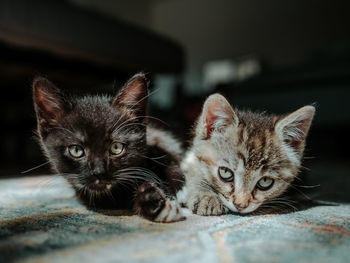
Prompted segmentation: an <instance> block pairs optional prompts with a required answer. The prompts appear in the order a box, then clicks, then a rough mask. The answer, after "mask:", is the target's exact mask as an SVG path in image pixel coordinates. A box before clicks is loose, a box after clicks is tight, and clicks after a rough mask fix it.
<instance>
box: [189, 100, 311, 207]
mask: <svg viewBox="0 0 350 263" xmlns="http://www.w3.org/2000/svg"><path fill="white" fill-rule="evenodd" d="M314 113H315V108H314V107H313V106H305V107H302V108H300V109H298V110H297V111H295V112H292V113H290V114H287V115H284V116H268V115H265V114H259V113H252V112H241V111H237V110H235V109H233V108H232V107H231V106H230V104H229V103H228V102H227V100H226V99H225V98H224V97H223V96H221V95H219V94H214V95H211V96H210V97H209V98H208V99H207V100H206V102H205V104H204V106H203V110H202V113H201V116H200V117H199V119H198V122H197V125H196V128H195V138H194V141H193V147H192V149H193V150H194V154H195V155H196V156H197V158H198V160H199V161H200V162H202V163H203V168H202V169H203V172H202V173H203V176H204V178H203V180H205V182H206V184H208V185H210V187H212V189H213V190H214V192H216V193H218V194H219V197H220V199H221V200H222V202H223V204H224V205H225V206H226V207H227V208H229V209H230V210H231V211H234V212H239V213H250V212H252V211H254V210H256V209H257V208H258V207H259V206H260V205H261V204H263V203H264V202H267V201H269V200H271V199H273V198H276V197H278V196H280V195H281V194H282V193H283V192H284V191H285V190H286V189H287V187H288V186H289V185H290V183H291V182H292V181H293V179H294V178H295V177H296V176H297V174H298V169H299V167H300V164H301V159H302V156H303V151H304V146H305V139H306V135H307V133H308V131H309V128H310V125H311V121H312V119H313V116H314Z"/></svg>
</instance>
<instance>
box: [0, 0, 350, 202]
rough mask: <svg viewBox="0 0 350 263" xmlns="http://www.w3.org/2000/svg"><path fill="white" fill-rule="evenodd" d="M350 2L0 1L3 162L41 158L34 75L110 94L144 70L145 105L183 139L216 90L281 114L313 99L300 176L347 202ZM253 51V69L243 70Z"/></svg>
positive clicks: (17, 169) (1, 165)
mask: <svg viewBox="0 0 350 263" xmlns="http://www.w3.org/2000/svg"><path fill="white" fill-rule="evenodd" d="M349 10H350V8H349V4H348V1H313V0H310V1H278V0H272V1H260V0H254V1H238V0H220V1H209V0H152V1H137V0H131V1H118V0H114V1H112V0H106V1H98V0H70V1H68V0H67V1H63V0H52V1H45V0H32V1H29V0H28V1H25V0H22V1H20V0H11V1H10V0H8V1H6V0H0V87H1V91H2V95H1V96H0V97H1V98H0V99H1V102H0V107H1V115H0V116H1V119H2V123H3V124H2V128H1V130H0V132H1V140H2V143H1V149H0V173H1V175H4V176H9V175H18V174H20V173H21V172H22V171H24V170H27V169H29V168H32V167H35V166H36V165H39V164H41V163H43V162H44V161H45V160H44V158H43V156H42V155H41V152H40V149H39V147H38V146H37V144H36V142H35V140H34V138H33V130H34V128H35V119H34V112H33V106H32V100H31V81H32V79H33V78H34V77H35V76H37V75H43V76H46V77H48V78H49V79H51V80H52V81H53V82H55V83H56V84H57V86H58V87H60V88H62V89H64V90H66V91H67V92H68V93H73V94H85V93H103V92H107V93H114V92H115V90H117V89H118V88H119V87H120V86H121V85H122V84H123V83H124V82H125V81H126V80H127V79H128V78H129V77H130V76H131V75H132V74H134V73H136V72H138V71H141V70H142V71H145V72H148V73H149V77H150V79H151V83H152V84H151V87H150V89H151V90H153V91H155V93H154V95H152V96H151V100H150V105H149V108H150V109H149V110H150V113H151V114H152V115H153V116H157V117H160V118H161V119H163V120H164V121H166V122H167V123H168V124H169V127H170V129H172V130H174V131H175V133H176V134H177V136H178V137H180V138H182V139H183V140H185V141H186V140H188V139H189V131H190V128H191V125H192V124H193V121H194V120H195V118H196V117H197V116H198V114H199V112H200V110H201V105H202V103H203V101H204V100H205V98H206V97H207V96H208V95H209V94H211V93H213V92H221V93H222V94H224V95H226V96H227V98H228V99H229V100H230V102H231V103H232V104H233V105H235V106H238V107H239V108H244V109H247V108H249V109H252V110H259V111H267V112H271V113H278V114H279V113H286V112H289V111H293V110H295V109H297V108H299V107H301V106H304V105H306V104H310V103H316V107H317V112H316V117H315V119H314V123H313V126H312V129H311V132H310V135H309V137H308V146H307V150H306V154H305V156H306V158H305V162H304V166H306V167H308V168H310V171H309V172H308V171H306V172H305V171H304V173H305V174H306V175H307V176H306V178H305V179H304V184H305V185H306V184H307V185H318V184H321V188H322V191H319V192H318V193H317V194H319V195H321V196H322V195H327V196H329V199H330V200H340V201H349V199H350V198H349V195H348V194H347V192H346V191H344V190H341V189H347V188H348V187H349V186H350V184H349V182H350V179H349V177H350V164H349V157H350V156H349V155H350V151H349V149H350V143H349V140H348V134H349V128H350V114H349V98H350V30H349V28H350V16H349ZM249 60H253V61H254V63H256V64H255V65H258V70H257V71H255V72H253V73H254V74H251V75H249V74H248V76H244V77H240V76H239V75H237V69H238V66H239V65H241V64H242V62H245V61H249ZM223 61H224V62H229V65H230V66H231V68H230V67H226V69H227V68H229V69H230V71H229V74H228V76H226V78H225V77H224V78H221V79H220V78H219V79H218V80H217V81H216V82H214V83H213V82H212V83H211V84H208V75H207V71H206V69H207V68H208V67H207V66H208V65H209V64H208V63H210V62H214V63H215V62H223ZM240 63H241V64H240ZM248 69H249V67H248ZM44 172H45V173H46V172H48V170H47V167H46V168H45V167H43V168H41V169H38V170H33V171H32V172H30V173H29V174H34V173H44ZM317 189H318V188H317ZM321 192H322V193H321Z"/></svg>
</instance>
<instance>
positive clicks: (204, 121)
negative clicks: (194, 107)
mask: <svg viewBox="0 0 350 263" xmlns="http://www.w3.org/2000/svg"><path fill="white" fill-rule="evenodd" d="M228 125H238V118H237V115H236V113H235V112H234V110H233V109H232V107H231V105H230V103H229V102H228V101H227V100H226V99H225V97H224V96H222V95H220V94H217V93H216V94H213V95H210V96H209V97H208V98H207V100H206V101H205V103H204V105H203V109H202V113H201V116H200V117H199V120H198V124H197V130H196V134H200V136H201V137H202V138H204V139H209V138H210V137H211V135H212V133H213V132H214V131H217V132H220V131H222V130H223V129H224V128H225V127H227V126H228Z"/></svg>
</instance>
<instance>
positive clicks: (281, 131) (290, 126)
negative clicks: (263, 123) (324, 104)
mask: <svg viewBox="0 0 350 263" xmlns="http://www.w3.org/2000/svg"><path fill="white" fill-rule="evenodd" d="M314 114H315V107H313V106H304V107H302V108H300V109H298V110H296V111H294V112H292V113H290V114H288V115H287V116H285V117H283V118H281V119H280V120H279V121H278V122H277V124H276V126H275V131H276V133H277V134H278V135H279V137H280V138H281V140H283V141H285V142H286V143H287V144H289V145H290V146H292V147H293V148H295V149H296V150H297V151H298V152H300V153H301V152H302V150H303V146H304V142H305V139H306V136H307V134H308V132H309V129H310V125H311V122H312V119H313V117H314Z"/></svg>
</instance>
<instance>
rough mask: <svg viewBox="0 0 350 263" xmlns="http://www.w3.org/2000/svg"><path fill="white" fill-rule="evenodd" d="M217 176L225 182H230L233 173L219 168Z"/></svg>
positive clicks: (227, 169) (224, 168) (225, 168)
mask: <svg viewBox="0 0 350 263" xmlns="http://www.w3.org/2000/svg"><path fill="white" fill-rule="evenodd" d="M218 174H219V176H220V177H221V179H223V180H224V181H226V182H232V181H233V172H232V171H231V170H230V169H229V168H227V167H223V166H220V167H219V169H218Z"/></svg>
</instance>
